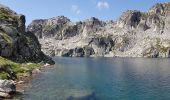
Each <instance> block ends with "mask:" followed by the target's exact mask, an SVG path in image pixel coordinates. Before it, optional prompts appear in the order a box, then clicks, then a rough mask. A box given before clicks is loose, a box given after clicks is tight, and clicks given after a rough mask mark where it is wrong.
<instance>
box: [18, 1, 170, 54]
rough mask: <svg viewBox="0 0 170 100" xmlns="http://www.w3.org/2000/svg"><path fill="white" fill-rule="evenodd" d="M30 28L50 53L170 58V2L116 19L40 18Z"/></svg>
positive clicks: (130, 12) (46, 51)
mask: <svg viewBox="0 0 170 100" xmlns="http://www.w3.org/2000/svg"><path fill="white" fill-rule="evenodd" d="M20 29H22V28H20ZM27 30H28V31H30V32H32V33H34V34H35V35H36V36H37V37H38V39H39V41H40V44H42V50H43V51H44V53H45V54H47V55H50V56H67V57H73V56H78V57H83V56H105V57H107V56H108V57H117V56H118V57H170V3H158V4H156V5H154V6H153V7H152V8H150V9H149V11H148V12H141V11H136V10H133V11H132V10H128V11H126V12H124V13H123V14H122V16H121V17H120V18H119V19H118V20H117V21H115V22H114V21H101V20H99V19H97V18H94V17H92V18H90V19H87V20H84V21H80V22H71V21H70V19H68V18H66V17H64V16H58V17H54V18H50V19H39V20H34V21H32V23H31V24H30V25H29V26H28V28H27Z"/></svg>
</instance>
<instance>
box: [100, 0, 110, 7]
mask: <svg viewBox="0 0 170 100" xmlns="http://www.w3.org/2000/svg"><path fill="white" fill-rule="evenodd" d="M109 7H110V6H109V3H108V2H106V1H103V2H102V1H99V2H98V3H97V8H98V9H105V8H106V9H108V8H109Z"/></svg>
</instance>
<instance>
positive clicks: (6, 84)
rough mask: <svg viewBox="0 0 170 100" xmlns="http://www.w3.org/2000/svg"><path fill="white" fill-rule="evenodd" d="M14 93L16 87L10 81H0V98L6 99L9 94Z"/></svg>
mask: <svg viewBox="0 0 170 100" xmlns="http://www.w3.org/2000/svg"><path fill="white" fill-rule="evenodd" d="M15 92H16V86H15V83H14V81H12V80H0V97H1V98H8V97H9V95H10V94H13V93H15Z"/></svg>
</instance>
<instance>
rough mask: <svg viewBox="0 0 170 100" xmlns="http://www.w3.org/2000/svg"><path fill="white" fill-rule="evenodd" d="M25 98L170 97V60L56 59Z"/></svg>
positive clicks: (115, 99)
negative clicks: (54, 63)
mask: <svg viewBox="0 0 170 100" xmlns="http://www.w3.org/2000/svg"><path fill="white" fill-rule="evenodd" d="M54 60H55V61H56V65H55V66H54V67H53V68H50V69H48V70H47V71H45V72H43V73H42V74H39V75H38V76H37V77H35V78H34V79H33V80H31V82H30V83H29V87H28V88H27V89H26V91H25V92H24V95H23V96H22V98H23V99H24V100H170V59H148V58H62V57H56V58H54Z"/></svg>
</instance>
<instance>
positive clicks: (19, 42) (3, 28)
mask: <svg viewBox="0 0 170 100" xmlns="http://www.w3.org/2000/svg"><path fill="white" fill-rule="evenodd" d="M0 56H2V57H4V58H7V59H10V60H12V61H14V62H20V63H23V62H36V63H37V62H41V61H42V62H44V63H50V64H52V63H54V62H53V61H52V59H51V58H49V57H48V56H46V55H45V54H44V53H43V52H42V51H41V46H40V44H39V42H38V39H37V38H36V37H35V35H34V34H33V33H31V32H26V31H25V16H24V15H21V14H17V13H16V12H14V11H12V10H11V9H10V8H8V7H5V6H3V5H0Z"/></svg>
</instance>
